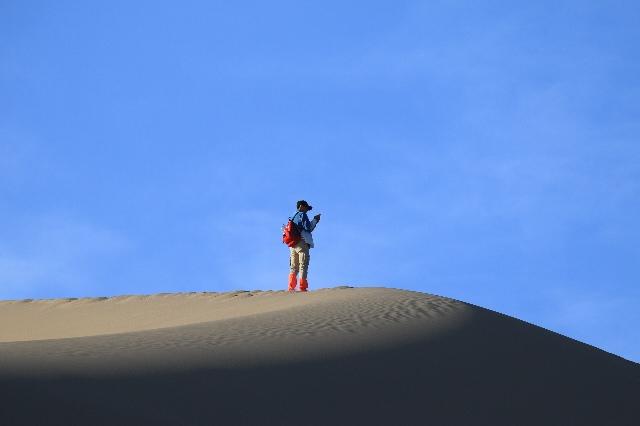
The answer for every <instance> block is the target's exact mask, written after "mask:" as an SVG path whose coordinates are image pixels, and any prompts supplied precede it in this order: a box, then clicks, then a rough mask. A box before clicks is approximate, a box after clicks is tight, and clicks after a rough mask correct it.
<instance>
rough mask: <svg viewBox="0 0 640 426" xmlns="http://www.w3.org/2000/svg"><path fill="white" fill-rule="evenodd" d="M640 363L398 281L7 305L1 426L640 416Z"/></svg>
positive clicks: (554, 420) (605, 420)
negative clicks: (373, 285)
mask: <svg viewBox="0 0 640 426" xmlns="http://www.w3.org/2000/svg"><path fill="white" fill-rule="evenodd" d="M639 419H640V364H637V363H634V362H631V361H628V360H625V359H623V358H621V357H618V356H616V355H613V354H610V353H607V352H605V351H602V350H600V349H598V348H595V347H593V346H589V345H587V344H584V343H581V342H578V341H576V340H573V339H570V338H568V337H565V336H562V335H560V334H557V333H554V332H552V331H550V330H546V329H543V328H540V327H538V326H535V325H533V324H529V323H526V322H524V321H520V320H518V319H516V318H512V317H509V316H506V315H502V314H500V313H497V312H493V311H490V310H487V309H483V308H481V307H479V306H475V305H471V304H468V303H464V302H461V301H457V300H453V299H449V298H446V297H441V296H435V295H430V294H425V293H419V292H413V291H406V290H399V289H390V288H351V287H336V288H328V289H320V290H317V291H310V292H307V293H293V294H292V293H288V292H285V291H236V292H226V293H177V294H157V295H144V296H142V295H130V296H118V297H110V298H80V299H51V300H22V301H2V302H0V425H20V424H34V425H36V424H37V425H47V424H56V425H57V424H59V425H76V424H78V425H100V424H111V425H129V424H131V425H141V424H154V425H163V424H167V425H236V424H237V425H245V424H246V425H272V424H273V425H294V424H295V425H347V424H349V425H362V424H364V425H368V424H373V425H638V424H640V420H639Z"/></svg>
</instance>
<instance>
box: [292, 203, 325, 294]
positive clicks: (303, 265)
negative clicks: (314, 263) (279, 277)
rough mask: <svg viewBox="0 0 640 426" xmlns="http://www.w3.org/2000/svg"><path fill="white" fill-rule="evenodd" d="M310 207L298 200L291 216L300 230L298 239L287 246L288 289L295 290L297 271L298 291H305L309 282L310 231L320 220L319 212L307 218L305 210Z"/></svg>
mask: <svg viewBox="0 0 640 426" xmlns="http://www.w3.org/2000/svg"><path fill="white" fill-rule="evenodd" d="M312 208H313V207H312V206H310V205H309V203H307V202H306V201H305V200H300V201H298V202H297V203H296V209H297V211H296V214H295V215H294V216H293V217H292V218H291V221H292V222H293V223H295V224H296V226H297V227H298V229H299V230H300V241H298V243H297V244H296V245H295V246H293V247H290V248H289V250H290V256H289V291H295V290H296V285H297V281H298V279H297V275H298V272H300V291H307V288H308V287H309V282H308V281H307V273H308V270H309V258H310V256H309V251H310V249H311V248H313V236H312V235H311V233H312V232H313V230H314V229H315V227H316V225H317V224H318V222H320V215H319V214H317V215H315V216H314V217H313V220H309V217H308V216H307V212H308V211H311V209H312Z"/></svg>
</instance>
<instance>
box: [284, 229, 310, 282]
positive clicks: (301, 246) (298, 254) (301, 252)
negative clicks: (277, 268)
mask: <svg viewBox="0 0 640 426" xmlns="http://www.w3.org/2000/svg"><path fill="white" fill-rule="evenodd" d="M289 251H290V252H291V255H290V256H289V270H290V272H291V273H292V274H294V275H298V271H300V278H305V279H306V278H307V271H308V270H309V258H310V256H309V244H307V243H305V242H304V240H303V239H302V238H301V239H300V241H298V244H296V245H295V246H294V247H290V248H289Z"/></svg>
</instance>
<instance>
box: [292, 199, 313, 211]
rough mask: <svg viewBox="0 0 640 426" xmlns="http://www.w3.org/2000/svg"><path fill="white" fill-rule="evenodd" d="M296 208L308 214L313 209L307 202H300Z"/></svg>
mask: <svg viewBox="0 0 640 426" xmlns="http://www.w3.org/2000/svg"><path fill="white" fill-rule="evenodd" d="M296 208H297V209H298V211H300V212H303V213H306V212H308V211H309V210H311V209H313V207H311V206H310V205H309V203H307V202H306V201H305V200H300V201H298V202H297V203H296Z"/></svg>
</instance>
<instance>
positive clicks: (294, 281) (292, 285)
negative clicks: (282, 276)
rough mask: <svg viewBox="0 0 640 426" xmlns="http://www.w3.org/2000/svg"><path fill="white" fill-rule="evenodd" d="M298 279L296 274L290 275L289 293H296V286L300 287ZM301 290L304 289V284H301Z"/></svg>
mask: <svg viewBox="0 0 640 426" xmlns="http://www.w3.org/2000/svg"><path fill="white" fill-rule="evenodd" d="M297 281H298V278H297V277H296V274H289V291H296V285H298V282H297ZM300 288H302V283H300Z"/></svg>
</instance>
